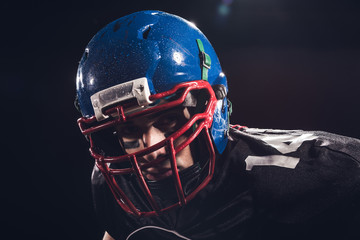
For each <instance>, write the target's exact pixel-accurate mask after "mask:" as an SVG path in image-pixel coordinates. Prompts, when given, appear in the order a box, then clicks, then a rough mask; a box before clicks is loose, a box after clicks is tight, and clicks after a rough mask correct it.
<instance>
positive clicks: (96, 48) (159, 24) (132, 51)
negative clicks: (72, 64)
mask: <svg viewBox="0 0 360 240" xmlns="http://www.w3.org/2000/svg"><path fill="white" fill-rule="evenodd" d="M197 39H200V40H201V42H202V44H203V48H204V51H205V53H206V54H207V55H208V56H209V57H210V59H211V67H210V69H208V77H207V79H206V80H207V81H208V82H209V83H210V85H211V86H215V85H223V86H224V89H225V91H226V93H227V90H228V86H227V81H226V77H225V75H224V74H223V72H222V69H221V66H220V62H219V59H218V57H217V55H216V53H215V51H214V49H213V47H212V46H211V44H210V42H209V41H208V39H207V38H206V37H205V35H204V34H203V33H202V32H201V31H200V30H199V29H198V28H196V26H194V24H192V23H191V22H188V21H187V20H185V19H183V18H180V17H178V16H175V15H172V14H168V13H165V12H160V11H141V12H136V13H133V14H130V15H127V16H125V17H122V18H120V19H118V20H115V21H113V22H112V23H110V24H108V25H107V26H105V27H104V28H103V29H101V30H100V31H99V32H98V33H97V34H96V35H95V36H94V37H93V38H92V40H91V41H90V42H89V44H88V45H87V47H86V49H85V52H84V54H83V56H82V58H81V61H80V64H79V67H78V72H77V80H76V89H77V99H78V104H79V108H80V111H81V114H82V116H83V117H85V118H89V117H92V116H94V110H93V107H92V103H91V100H90V97H91V96H92V95H93V94H95V93H97V92H99V91H101V90H103V89H107V88H109V87H112V86H115V85H118V84H121V83H125V82H128V81H130V80H133V79H138V78H142V77H146V78H147V80H148V85H149V88H150V92H151V94H156V93H161V92H164V91H167V90H170V89H172V88H173V87H174V86H176V85H177V84H179V83H184V82H189V81H193V80H201V79H202V60H201V58H200V57H199V47H198V45H197V42H196V40H197ZM228 121H229V119H228V110H227V100H226V97H225V98H224V99H222V100H219V101H218V104H217V107H216V109H215V112H214V115H213V122H212V126H211V133H210V135H211V138H212V140H213V143H214V145H215V147H216V150H217V152H218V153H222V152H223V150H224V148H225V146H226V144H227V134H226V133H227V130H228V124H229V123H228Z"/></svg>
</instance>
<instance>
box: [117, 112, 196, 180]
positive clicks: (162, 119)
mask: <svg viewBox="0 0 360 240" xmlns="http://www.w3.org/2000/svg"><path fill="white" fill-rule="evenodd" d="M189 118H190V114H189V112H188V110H187V108H183V107H182V108H176V109H172V110H168V111H166V112H163V113H160V114H156V116H155V114H153V115H150V116H144V117H141V118H138V119H136V120H132V121H129V122H127V123H125V124H123V125H122V126H118V127H117V129H116V130H117V134H118V137H119V141H120V144H121V145H122V147H123V148H124V150H125V151H126V153H128V154H131V153H135V152H137V151H140V150H142V149H144V148H147V147H151V146H153V145H155V144H156V143H158V142H160V141H162V140H164V139H165V138H166V137H168V136H170V135H171V134H172V133H174V132H176V131H177V130H178V129H179V128H180V127H182V126H183V125H184V124H185V123H186V122H187V121H188V120H189ZM186 139H187V135H182V136H181V137H179V138H177V139H176V140H175V141H174V145H175V147H176V146H178V145H180V144H181V143H183V142H184V141H185V140H186ZM166 151H167V150H166V148H165V147H162V148H160V149H158V150H156V151H153V152H151V153H149V154H147V155H145V156H143V157H142V158H141V159H138V160H139V164H140V165H143V164H145V163H147V162H151V161H153V160H155V159H157V158H158V157H161V156H164V155H165V154H166V153H167V152H166ZM176 163H177V167H178V170H179V171H181V170H184V169H186V168H188V167H190V166H191V165H193V164H194V160H193V157H192V154H191V150H190V146H189V145H188V146H186V147H185V148H184V149H182V150H181V151H180V152H179V153H177V154H176ZM143 174H144V176H145V177H146V178H147V179H148V180H153V181H157V180H160V179H163V178H166V177H168V176H170V175H171V174H172V171H171V165H170V160H165V161H163V162H160V163H159V164H158V165H155V166H153V167H150V168H147V169H144V170H143Z"/></svg>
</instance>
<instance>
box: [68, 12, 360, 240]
mask: <svg viewBox="0 0 360 240" xmlns="http://www.w3.org/2000/svg"><path fill="white" fill-rule="evenodd" d="M76 89H77V98H76V101H75V102H76V106H77V107H78V109H79V111H80V112H81V114H82V117H81V118H80V119H79V120H78V125H79V127H80V130H81V132H82V133H83V134H84V135H85V137H86V139H87V140H88V141H89V144H90V154H91V156H92V157H93V158H94V159H95V166H94V169H93V174H92V179H91V181H92V190H93V200H94V203H95V209H96V212H97V214H98V217H99V219H100V222H101V223H102V225H103V228H104V231H105V235H104V239H119V240H120V239H340V238H341V239H350V238H352V237H355V236H356V235H357V233H356V232H357V231H355V229H356V227H357V225H358V224H359V222H358V220H359V217H358V216H359V201H358V200H359V188H360V164H359V159H360V151H359V147H360V142H359V140H357V139H353V138H348V137H344V136H339V135H334V134H330V133H325V132H310V131H300V130H294V131H284V130H270V129H254V128H247V127H243V126H239V125H231V124H230V123H229V116H230V114H231V103H230V102H229V100H228V98H227V93H228V85H227V80H226V76H225V74H224V73H223V72H222V69H221V66H220V62H219V59H218V58H217V55H216V53H215V51H214V49H213V47H212V46H211V44H210V42H209V41H208V39H207V38H206V37H205V36H204V35H203V33H202V32H201V31H200V30H199V29H197V28H196V27H195V26H194V25H193V24H192V23H190V22H188V21H186V20H185V19H182V18H180V17H178V16H175V15H171V14H168V13H164V12H160V11H141V12H136V13H133V14H130V15H128V16H125V17H122V18H120V19H118V20H116V21H114V22H112V23H110V24H108V25H107V26H105V27H104V28H103V29H102V30H100V31H99V32H98V33H97V34H96V35H95V36H94V37H93V38H92V40H91V41H90V42H89V44H88V45H87V47H86V49H85V52H84V54H83V56H82V58H81V61H80V64H79V67H78V72H77V80H76Z"/></svg>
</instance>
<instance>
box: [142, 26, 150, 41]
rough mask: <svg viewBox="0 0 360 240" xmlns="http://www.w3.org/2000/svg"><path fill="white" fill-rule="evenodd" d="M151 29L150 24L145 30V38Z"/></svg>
mask: <svg viewBox="0 0 360 240" xmlns="http://www.w3.org/2000/svg"><path fill="white" fill-rule="evenodd" d="M150 30H151V27H150V26H149V27H148V28H146V29H145V31H143V39H147V38H148V35H149V32H150Z"/></svg>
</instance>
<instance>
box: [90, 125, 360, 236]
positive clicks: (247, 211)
mask: <svg viewBox="0 0 360 240" xmlns="http://www.w3.org/2000/svg"><path fill="white" fill-rule="evenodd" d="M92 186H93V196H94V202H95V209H96V211H97V213H98V215H99V219H100V222H101V223H102V224H103V226H104V230H105V231H107V232H108V233H109V234H110V235H111V236H112V237H114V238H115V239H119V240H120V239H130V240H132V239H147V240H149V239H224V240H225V239H291V240H294V239H307V240H309V239H317V240H319V239H360V238H359V236H360V233H358V232H360V230H357V229H358V225H360V141H359V140H357V139H354V138H349V137H344V136H339V135H335V134H330V133H325V132H310V131H301V130H292V131H288V130H269V129H253V128H244V129H242V130H241V131H240V130H236V129H234V128H231V131H230V136H229V144H228V146H227V148H226V150H225V152H224V153H223V154H222V155H221V156H220V157H219V158H218V159H217V160H216V166H215V174H214V177H213V179H212V180H211V182H210V183H209V184H208V185H207V186H206V188H204V189H203V190H202V191H201V192H199V193H198V195H197V196H196V197H195V198H194V199H193V200H192V201H190V202H189V203H188V204H187V205H185V206H184V207H181V208H178V209H175V210H173V211H170V212H168V213H165V214H163V215H161V216H158V217H141V218H138V217H135V216H132V215H130V214H127V213H125V212H124V211H123V210H122V209H121V207H120V206H118V205H117V203H116V201H115V199H114V198H113V197H112V194H111V192H110V190H109V189H108V187H107V185H106V183H105V180H104V178H103V177H102V175H101V173H100V172H99V170H98V169H97V168H96V167H95V168H94V172H93V176H92Z"/></svg>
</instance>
